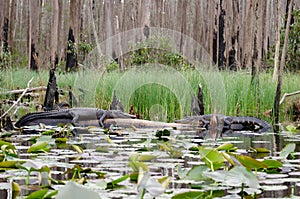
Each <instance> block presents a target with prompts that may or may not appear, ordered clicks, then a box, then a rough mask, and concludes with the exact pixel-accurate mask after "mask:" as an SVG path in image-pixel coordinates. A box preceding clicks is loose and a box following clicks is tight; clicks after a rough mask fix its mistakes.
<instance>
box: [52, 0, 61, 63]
mask: <svg viewBox="0 0 300 199" xmlns="http://www.w3.org/2000/svg"><path fill="white" fill-rule="evenodd" d="M58 13H59V7H58V0H52V25H51V57H50V60H51V68H55V59H56V58H57V42H58V23H59V22H58V16H59V15H58Z"/></svg>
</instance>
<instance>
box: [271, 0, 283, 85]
mask: <svg viewBox="0 0 300 199" xmlns="http://www.w3.org/2000/svg"><path fill="white" fill-rule="evenodd" d="M276 3H277V4H276V5H277V6H276V8H277V10H276V14H277V19H276V23H275V26H276V27H275V28H276V40H275V41H276V45H275V55H274V71H273V82H274V81H275V79H276V77H277V74H278V68H279V67H278V65H279V51H280V29H281V14H280V0H277V1H276Z"/></svg>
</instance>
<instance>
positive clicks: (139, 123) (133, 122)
mask: <svg viewBox="0 0 300 199" xmlns="http://www.w3.org/2000/svg"><path fill="white" fill-rule="evenodd" d="M71 121H72V119H71V118H56V119H48V118H39V119H36V120H33V121H30V122H28V123H26V126H34V125H39V124H41V123H42V124H45V125H51V126H56V125H57V124H67V123H71ZM103 123H104V126H106V127H109V126H110V125H116V126H119V127H124V128H131V127H132V128H159V129H161V128H176V129H189V128H191V127H192V125H191V124H180V123H166V122H157V121H149V120H142V119H121V118H115V119H105V120H104V122H103ZM87 126H96V127H99V120H88V121H78V126H77V127H87Z"/></svg>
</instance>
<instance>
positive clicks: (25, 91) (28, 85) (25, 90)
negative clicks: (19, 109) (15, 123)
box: [0, 78, 33, 119]
mask: <svg viewBox="0 0 300 199" xmlns="http://www.w3.org/2000/svg"><path fill="white" fill-rule="evenodd" d="M32 80H33V78H31V80H29V82H28V83H27V87H26V89H24V91H23V93H22V94H21V95H20V97H19V98H18V100H17V101H16V102H15V103H14V104H13V105H12V106H11V107H10V108H9V109H8V110H7V111H6V112H5V113H3V114H2V115H1V117H0V119H1V118H3V117H5V116H6V115H7V114H8V113H9V111H11V110H12V109H13V108H14V107H15V106H16V105H17V104H18V103H19V102H20V101H21V99H22V97H23V96H24V95H25V93H27V91H28V89H29V87H30V83H31V82H32Z"/></svg>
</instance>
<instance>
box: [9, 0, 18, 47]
mask: <svg viewBox="0 0 300 199" xmlns="http://www.w3.org/2000/svg"><path fill="white" fill-rule="evenodd" d="M16 9H17V1H12V2H11V6H10V17H9V18H10V19H9V37H8V44H9V48H10V51H13V49H14V40H15V23H16Z"/></svg>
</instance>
